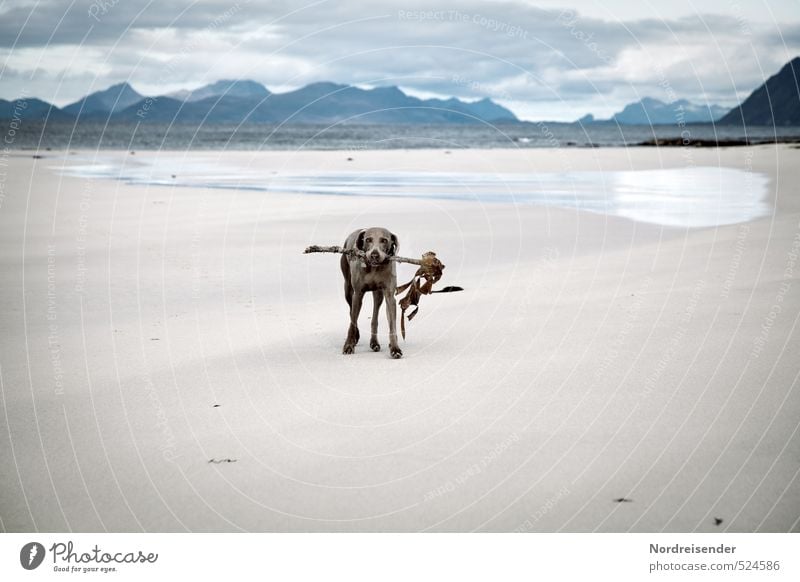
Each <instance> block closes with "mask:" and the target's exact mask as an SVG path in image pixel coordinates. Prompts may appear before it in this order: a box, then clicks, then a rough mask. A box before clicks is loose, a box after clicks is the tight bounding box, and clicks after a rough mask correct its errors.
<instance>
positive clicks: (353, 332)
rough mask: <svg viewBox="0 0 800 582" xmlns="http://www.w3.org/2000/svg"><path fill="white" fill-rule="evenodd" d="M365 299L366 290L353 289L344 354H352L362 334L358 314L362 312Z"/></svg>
mask: <svg viewBox="0 0 800 582" xmlns="http://www.w3.org/2000/svg"><path fill="white" fill-rule="evenodd" d="M363 299H364V292H363V291H361V290H356V289H354V290H353V300H352V304H351V305H350V327H349V328H348V329H347V339H345V340H344V347H343V348H342V353H343V354H352V353H353V352H354V351H355V348H356V344H357V343H358V339H359V337H360V334H359V333H358V314H359V313H361V301H362V300H363Z"/></svg>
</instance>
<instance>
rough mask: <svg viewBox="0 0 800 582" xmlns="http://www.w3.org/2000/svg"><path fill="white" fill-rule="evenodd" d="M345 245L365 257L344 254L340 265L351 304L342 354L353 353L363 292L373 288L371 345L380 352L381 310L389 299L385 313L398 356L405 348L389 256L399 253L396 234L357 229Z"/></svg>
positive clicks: (393, 352) (391, 344) (394, 273)
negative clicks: (400, 342) (399, 331)
mask: <svg viewBox="0 0 800 582" xmlns="http://www.w3.org/2000/svg"><path fill="white" fill-rule="evenodd" d="M344 248H345V249H358V250H360V251H364V253H365V255H366V261H362V260H361V259H359V258H357V257H350V256H347V255H342V260H341V265H342V274H343V275H344V298H345V299H346V300H347V304H348V305H349V306H350V326H349V327H348V329H347V339H345V340H344V347H343V348H342V353H343V354H352V353H353V351H354V350H355V347H356V344H357V343H358V339H359V337H360V334H359V332H358V314H359V313H360V312H361V303H362V301H363V299H364V293H365V292H367V291H372V322H371V323H372V335H371V336H370V339H369V347H370V348H372V351H374V352H379V351H380V349H381V344H380V343H379V342H378V311H379V310H380V308H381V303H383V300H384V299H386V316H387V318H388V319H389V353H390V354H391V356H392V357H393V358H395V359H397V358H401V357H403V351H402V350H401V349H400V346H398V345H397V303H396V302H395V298H394V295H395V290H396V289H397V269H396V267H395V263H394V261H391V260H389V257H391V256H394V255H396V254H397V249H398V248H399V244H398V242H397V236H395V235H394V234H392V233H391V232H389V231H388V230H387V229H385V228H364V229H361V230H356V231H355V232H353V233H351V234H350V236H348V237H347V240H345V241H344Z"/></svg>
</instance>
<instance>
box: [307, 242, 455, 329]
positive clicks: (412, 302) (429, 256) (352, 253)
mask: <svg viewBox="0 0 800 582" xmlns="http://www.w3.org/2000/svg"><path fill="white" fill-rule="evenodd" d="M303 253H304V254H309V253H338V254H342V255H347V256H349V257H355V258H357V259H360V260H362V261H364V262H366V259H367V257H366V254H365V253H364V251H360V250H358V249H343V248H342V247H339V246H333V247H323V246H319V245H311V246H310V247H306V250H305V251H303ZM388 259H389V260H390V261H394V262H396V263H411V264H412V265H418V266H419V269H417V272H416V273H414V276H413V277H412V278H411V280H410V281H409V282H408V283H406V284H404V285H400V286H398V287H397V290H396V291H395V295H400V294H401V293H402V292H403V291H406V290H407V291H408V292H407V293H406V295H405V297H403V298H402V299H400V301H399V302H398V303H399V304H400V310H401V313H400V333H401V334H402V336H403V339H405V338H406V320H408V321H411V320H412V319H414V316H415V315H416V314H417V311H418V310H419V300H420V298H421V297H422V296H423V295H429V294H431V293H438V292H439V291H434V290H433V285H434V284H435V283H436V282H438V281H439V279H441V278H442V271H444V264H443V263H442V262H441V261H440V260H439V259H437V258H436V253H434V252H432V251H428V252H427V253H425V254H423V255H422V258H421V259H410V258H408V257H394V256H390V257H388ZM450 291H462V289H461V287H445V288H444V289H442V292H450ZM411 307H413V308H414V309H413V311H411V312H410V313H409V314H408V315H406V311H407V310H408V309H409V308H411Z"/></svg>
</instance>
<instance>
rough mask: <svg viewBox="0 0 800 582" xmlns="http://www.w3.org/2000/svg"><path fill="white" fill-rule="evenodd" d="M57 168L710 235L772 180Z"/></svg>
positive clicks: (637, 174) (100, 162) (188, 162)
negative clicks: (480, 207)
mask: <svg viewBox="0 0 800 582" xmlns="http://www.w3.org/2000/svg"><path fill="white" fill-rule="evenodd" d="M66 158H68V163H65V162H64V161H62V162H60V163H58V164H57V165H51V166H50V167H51V169H53V170H55V171H57V172H61V173H64V174H66V175H70V176H77V177H82V178H100V179H111V180H119V181H122V182H125V183H128V184H139V185H160V186H173V187H194V188H222V189H238V190H247V191H251V192H255V193H261V194H263V195H269V193H270V192H281V193H294V194H298V195H305V196H373V197H375V196H377V197H404V198H427V199H440V200H461V201H474V202H479V203H483V204H517V205H537V206H545V207H556V208H565V209H577V210H584V211H588V212H594V213H598V214H606V215H609V216H619V217H624V218H628V219H631V220H635V221H638V222H644V223H650V224H657V225H661V226H667V227H680V228H702V227H713V226H721V225H728V224H737V223H741V222H747V221H750V220H754V219H756V218H760V217H762V216H767V215H769V213H770V212H771V210H772V209H771V207H770V205H769V204H768V202H767V200H766V199H767V193H768V187H769V178H768V177H767V176H766V175H765V174H761V173H758V172H751V171H747V172H746V171H744V170H739V169H735V168H725V167H692V168H679V169H659V170H626V171H609V172H596V171H595V172H590V171H586V172H545V173H480V172H400V171H397V172H303V173H286V172H278V173H274V172H270V171H267V170H265V169H263V168H260V167H257V166H253V165H242V164H241V163H237V162H236V161H235V160H232V159H230V158H225V157H224V156H222V157H219V156H215V155H203V154H200V153H195V154H192V155H189V156H185V155H184V154H182V153H169V152H162V153H161V154H159V155H155V156H135V158H136V159H132V158H134V156H119V155H113V154H111V155H108V154H107V155H103V154H102V153H101V154H83V155H73V156H67V157H66Z"/></svg>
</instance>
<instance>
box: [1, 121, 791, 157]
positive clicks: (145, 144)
mask: <svg viewBox="0 0 800 582" xmlns="http://www.w3.org/2000/svg"><path fill="white" fill-rule="evenodd" d="M682 132H685V133H684V135H683V137H688V138H691V139H705V140H713V139H717V140H728V139H744V138H749V139H751V140H757V141H769V140H775V138H776V137H778V138H792V137H798V138H800V128H797V127H781V128H777V129H775V128H772V127H748V128H747V132H746V133H745V132H744V131H743V130H742V128H737V127H723V126H718V127H713V126H710V125H696V126H687V127H685V128H683V129H681V128H678V127H674V126H653V127H651V126H613V125H589V126H584V127H581V126H579V125H574V124H564V123H525V124H508V125H496V126H495V125H489V124H487V125H477V124H475V125H455V124H452V125H436V126H426V125H391V126H387V125H346V124H340V125H324V126H323V125H319V126H316V125H284V126H272V125H254V124H249V125H243V126H240V127H237V126H229V125H216V124H214V125H202V126H200V127H197V126H194V125H168V124H157V123H148V124H141V125H135V124H119V123H116V124H112V125H105V124H103V123H81V124H78V125H76V124H73V123H68V122H50V123H48V124H46V125H44V124H42V123H40V122H24V123H23V124H22V125H21V127H20V128H19V130H18V131H17V132H16V135H15V139H14V141H13V143H12V144H11V147H13V148H16V149H34V150H39V149H47V148H50V149H58V150H62V149H92V150H95V149H134V150H161V149H167V150H188V149H191V150H225V149H233V150H262V149H273V150H274V149H280V150H287V149H288V150H299V149H317V150H331V149H336V150H354V151H356V150H367V149H369V150H372V149H411V148H443V149H455V148H537V147H607V146H622V145H635V144H638V143H641V142H645V141H648V140H653V139H656V138H658V139H667V138H680V137H682V135H681V133H682Z"/></svg>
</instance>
